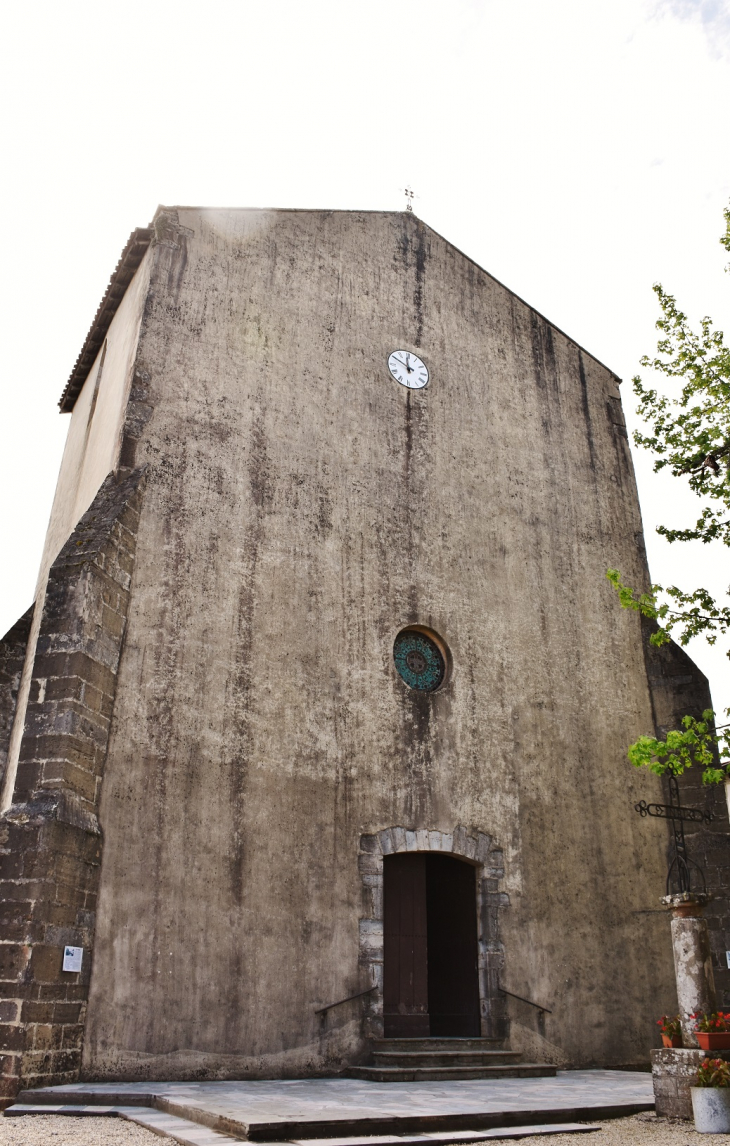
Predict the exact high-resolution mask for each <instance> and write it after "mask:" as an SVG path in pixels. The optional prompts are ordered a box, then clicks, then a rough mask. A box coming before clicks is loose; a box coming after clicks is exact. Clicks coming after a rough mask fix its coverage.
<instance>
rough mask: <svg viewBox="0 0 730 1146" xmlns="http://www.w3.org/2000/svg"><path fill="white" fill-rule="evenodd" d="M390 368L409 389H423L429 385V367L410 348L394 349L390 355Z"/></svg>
mask: <svg viewBox="0 0 730 1146" xmlns="http://www.w3.org/2000/svg"><path fill="white" fill-rule="evenodd" d="M388 369H389V370H390V372H391V374H392V375H393V377H394V378H395V380H396V382H400V384H401V386H407V387H408V389H409V390H422V389H423V387H424V386H426V385H428V367H427V366H426V363H425V362H421V359H420V358H417V357H416V355H415V354H411V352H410V350H394V351H393V353H392V354H390V355H389V356H388Z"/></svg>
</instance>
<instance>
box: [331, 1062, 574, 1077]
mask: <svg viewBox="0 0 730 1146" xmlns="http://www.w3.org/2000/svg"><path fill="white" fill-rule="evenodd" d="M347 1074H348V1077H349V1078H360V1079H363V1080H366V1081H368V1082H461V1081H464V1080H466V1079H471V1078H554V1077H555V1075H556V1074H557V1067H554V1066H549V1065H548V1064H547V1063H537V1062H517V1063H514V1064H511V1065H504V1066H500V1065H495V1066H433V1067H428V1066H423V1067H418V1066H416V1067H397V1066H352V1067H350V1069H349V1070H348V1071H347Z"/></svg>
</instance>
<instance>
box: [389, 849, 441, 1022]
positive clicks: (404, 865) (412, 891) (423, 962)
mask: <svg viewBox="0 0 730 1146" xmlns="http://www.w3.org/2000/svg"><path fill="white" fill-rule="evenodd" d="M426 859H427V857H426V856H425V855H423V854H419V853H415V854H414V853H411V854H410V855H395V856H385V857H384V859H383V896H384V903H383V916H384V937H383V938H384V952H383V964H384V966H383V1018H384V1021H385V1037H386V1038H427V1037H428V1035H429V1033H430V1030H429V1021H428V950H427V943H428V936H427V919H426Z"/></svg>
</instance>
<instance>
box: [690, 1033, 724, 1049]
mask: <svg viewBox="0 0 730 1146" xmlns="http://www.w3.org/2000/svg"><path fill="white" fill-rule="evenodd" d="M695 1034H696V1036H697V1042H698V1043H699V1044H700V1047H701V1048H702V1050H704V1051H716V1050H730V1031H695Z"/></svg>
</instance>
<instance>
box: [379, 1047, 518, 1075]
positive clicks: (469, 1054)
mask: <svg viewBox="0 0 730 1146" xmlns="http://www.w3.org/2000/svg"><path fill="white" fill-rule="evenodd" d="M521 1058H522V1055H521V1053H520V1052H519V1051H506V1050H486V1051H485V1050H482V1051H466V1050H440V1051H438V1050H437V1051H434V1050H418V1051H391V1050H387V1051H386V1050H373V1062H372V1064H371V1065H372V1066H399V1067H403V1068H404V1069H406V1070H410V1069H411V1068H413V1067H416V1066H499V1065H502V1066H507V1065H509V1064H511V1063H516V1062H519V1061H520V1059H521Z"/></svg>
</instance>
